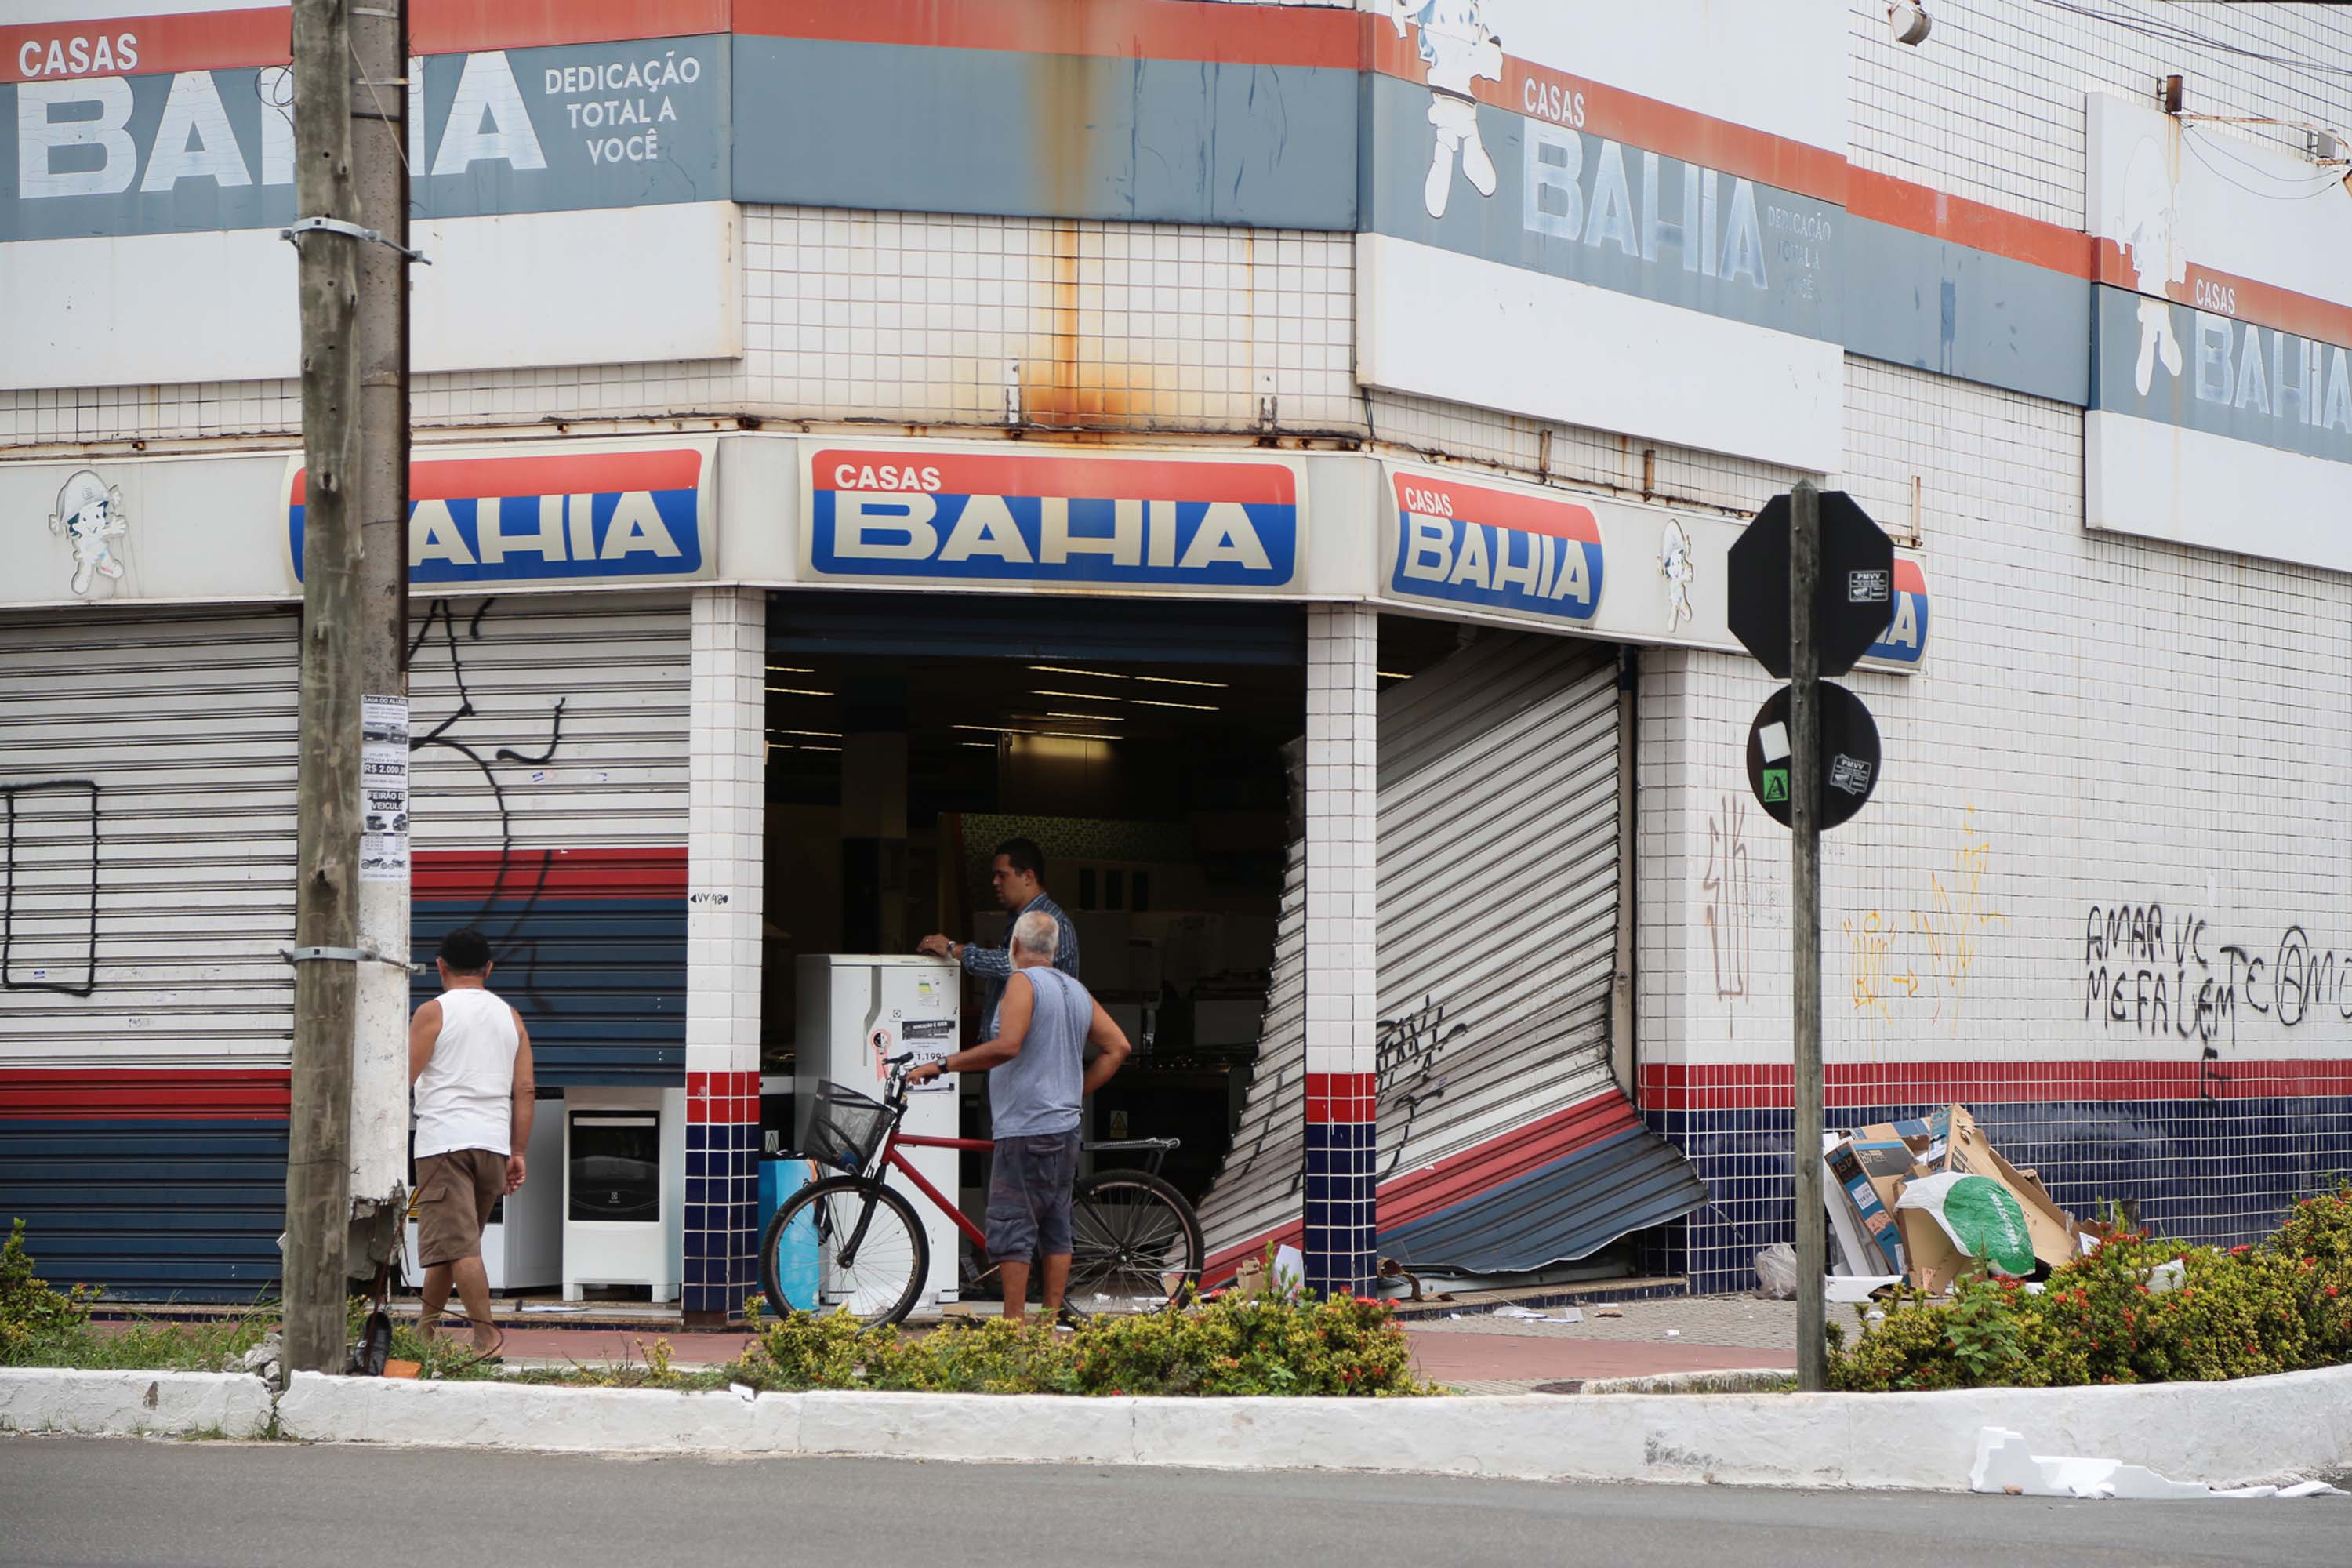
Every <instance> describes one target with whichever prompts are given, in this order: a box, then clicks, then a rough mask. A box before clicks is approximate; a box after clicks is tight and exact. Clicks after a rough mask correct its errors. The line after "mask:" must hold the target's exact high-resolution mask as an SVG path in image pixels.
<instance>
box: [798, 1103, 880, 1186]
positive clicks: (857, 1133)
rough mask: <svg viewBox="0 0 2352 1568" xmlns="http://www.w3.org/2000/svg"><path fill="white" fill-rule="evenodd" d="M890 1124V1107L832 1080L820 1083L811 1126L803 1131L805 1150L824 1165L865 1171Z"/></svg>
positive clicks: (812, 1112)
mask: <svg viewBox="0 0 2352 1568" xmlns="http://www.w3.org/2000/svg"><path fill="white" fill-rule="evenodd" d="M889 1125H890V1108H889V1107H888V1106H887V1105H884V1104H883V1103H882V1102H881V1101H880V1100H873V1099H869V1098H868V1097H866V1096H865V1095H862V1094H860V1093H858V1092H857V1091H856V1089H851V1088H850V1087H849V1086H848V1085H846V1084H840V1083H834V1082H831V1081H829V1080H828V1081H827V1082H824V1083H821V1084H818V1085H817V1086H816V1101H815V1103H814V1104H813V1105H811V1106H810V1107H809V1114H808V1125H807V1127H805V1128H804V1129H803V1131H802V1133H801V1152H802V1153H803V1154H805V1155H806V1156H808V1157H809V1158H810V1159H812V1160H814V1161H815V1162H816V1163H818V1164H820V1165H830V1166H833V1167H834V1168H835V1169H836V1170H843V1171H853V1172H854V1171H862V1170H864V1169H865V1168H866V1162H867V1161H868V1160H870V1159H872V1158H873V1157H874V1151H875V1148H876V1146H877V1145H878V1144H879V1143H880V1142H882V1134H883V1131H884V1130H885V1129H887V1127H888V1126H889Z"/></svg>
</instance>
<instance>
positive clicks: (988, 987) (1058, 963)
mask: <svg viewBox="0 0 2352 1568" xmlns="http://www.w3.org/2000/svg"><path fill="white" fill-rule="evenodd" d="M988 879H989V881H990V883H991V884H992V886H993V887H994V888H995V889H996V901H997V902H998V903H999V904H1000V905H1002V906H1003V908H1005V909H1006V910H1010V911H1012V916H1013V918H1012V919H1011V920H1009V921H1005V922H1004V941H1003V943H1002V944H1001V945H999V946H995V947H982V945H981V944H980V943H978V942H956V941H953V940H951V939H950V938H948V937H945V936H940V935H932V936H927V937H925V938H924V939H923V940H922V942H921V943H920V944H919V947H918V949H917V951H919V952H927V953H929V954H931V955H932V956H933V957H935V958H952V959H954V960H955V961H956V962H957V963H961V964H962V965H963V967H964V972H965V973H969V974H974V975H978V976H979V977H980V979H981V980H982V982H983V984H984V989H985V995H984V997H983V999H982V1004H981V1014H980V1018H981V1027H980V1037H981V1038H982V1039H983V1040H991V1039H994V1038H995V1037H996V1010H997V1006H998V1005H999V1004H1001V1003H1002V1002H1003V1000H1004V983H1005V981H1007V980H1008V979H1010V978H1011V977H1012V974H1013V927H1014V926H1016V925H1018V924H1020V923H1021V917H1022V916H1023V915H1025V914H1027V913H1029V912H1030V911H1031V910H1036V911H1037V912H1039V913H1041V914H1047V915H1051V916H1052V917H1053V918H1054V923H1055V925H1056V926H1057V927H1059V928H1060V929H1061V933H1062V934H1061V940H1060V941H1059V942H1056V943H1055V948H1054V967H1055V968H1056V969H1058V970H1060V971H1061V972H1062V973H1065V974H1066V975H1068V976H1069V977H1070V978H1071V979H1073V980H1076V979H1078V978H1080V976H1079V974H1078V928H1077V927H1076V925H1075V924H1074V923H1072V921H1071V920H1070V917H1069V916H1067V915H1066V914H1064V913H1063V912H1062V906H1061V905H1059V904H1057V903H1055V901H1054V900H1052V899H1051V898H1048V897H1047V896H1046V893H1045V851H1043V850H1041V849H1039V848H1038V847H1037V844H1036V841H1035V840H1034V839H1030V838H1008V839H1006V840H1005V841H1004V842H1003V843H1002V844H1000V845H998V846H997V847H996V858H995V860H994V862H993V863H992V864H991V866H990V867H989V871H988Z"/></svg>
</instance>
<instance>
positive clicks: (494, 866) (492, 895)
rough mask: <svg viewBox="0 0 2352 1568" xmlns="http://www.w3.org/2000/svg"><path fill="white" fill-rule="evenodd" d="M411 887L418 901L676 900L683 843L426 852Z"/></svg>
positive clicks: (682, 891)
mask: <svg viewBox="0 0 2352 1568" xmlns="http://www.w3.org/2000/svg"><path fill="white" fill-rule="evenodd" d="M410 887H411V889H412V896H414V897H415V898H417V899H420V900H427V899H528V898H541V899H655V898H679V899H682V898H684V897H685V896H686V849H685V847H683V846H677V845H671V846H648V847H643V848H633V849H532V850H517V851H514V852H512V853H508V852H504V851H500V850H497V849H441V850H426V851H424V852H421V853H419V854H418V855H417V857H416V859H415V868H414V870H413V871H412V872H411V874H410Z"/></svg>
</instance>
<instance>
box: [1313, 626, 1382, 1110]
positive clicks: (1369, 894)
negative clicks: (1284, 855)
mask: <svg viewBox="0 0 2352 1568" xmlns="http://www.w3.org/2000/svg"><path fill="white" fill-rule="evenodd" d="M1379 655H1380V616H1379V615H1378V613H1377V612H1375V611H1373V610H1370V609H1369V608H1367V607H1365V606H1362V605H1317V606H1315V607H1314V608H1312V609H1310V610H1309V611H1308V612H1307V1072H1308V1073H1310V1074H1315V1073H1364V1072H1370V1071H1371V1070H1372V1066H1373V1037H1372V1033H1373V1021H1374V1019H1373V1015H1374V1012H1375V1010H1376V1008H1377V1006H1378V996H1377V986H1376V982H1377V978H1378V977H1377V973H1376V964H1377V959H1376V956H1375V953H1376V945H1377V942H1378V940H1379V938H1378V935H1377V917H1378V893H1377V890H1376V889H1375V886H1374V880H1375V879H1374V868H1375V858H1376V855H1377V851H1378V847H1379V838H1380V802H1379V795H1380V780H1379V757H1378V754H1377V751H1378V740H1379V722H1378V716H1377V713H1376V711H1375V700H1376V699H1377V697H1378V694H1379V686H1380V682H1379V680H1378V679H1377V667H1378V664H1379Z"/></svg>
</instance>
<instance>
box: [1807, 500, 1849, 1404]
mask: <svg viewBox="0 0 2352 1568" xmlns="http://www.w3.org/2000/svg"><path fill="white" fill-rule="evenodd" d="M1789 511H1790V516H1789V731H1790V735H1789V741H1790V750H1791V751H1792V752H1794V753H1795V755H1794V756H1793V758H1792V759H1791V761H1792V763H1794V765H1793V766H1791V767H1790V770H1789V828H1790V833H1789V889H1790V904H1791V909H1790V959H1791V960H1792V964H1793V968H1794V971H1795V973H1794V975H1793V977H1792V978H1793V981H1794V984H1793V986H1792V989H1793V990H1794V991H1795V993H1796V1016H1795V1027H1796V1047H1797V1049H1796V1056H1797V1061H1796V1075H1795V1084H1794V1087H1795V1090H1796V1110H1797V1117H1796V1122H1797V1125H1796V1146H1795V1148H1794V1149H1793V1150H1792V1151H1791V1152H1792V1153H1793V1155H1794V1156H1795V1160H1796V1174H1797V1386H1798V1388H1800V1389H1801V1390H1803V1391H1805V1392H1807V1393H1819V1392H1820V1391H1821V1390H1822V1389H1824V1388H1826V1387H1827V1386H1828V1385H1829V1353H1828V1350H1827V1348H1826V1346H1825V1345H1824V1343H1823V1342H1822V1313H1823V1307H1822V1276H1823V1275H1824V1274H1826V1273H1827V1272H1828V1271H1829V1234H1828V1225H1827V1221H1828V1215H1827V1213H1826V1212H1825V1211H1824V1210H1823V1209H1822V774H1821V769H1820V768H1819V767H1818V766H1816V765H1815V764H1814V759H1816V758H1817V757H1819V756H1820V755H1821V752H1822V699H1821V689H1820V688H1821V649H1820V647H1819V646H1818V645H1817V644H1816V643H1815V642H1814V640H1813V586H1814V584H1816V583H1818V582H1819V581H1820V580H1821V574H1822V531H1821V494H1820V492H1819V491H1817V490H1815V489H1813V486H1812V481H1811V480H1810V479H1800V480H1798V481H1797V488H1796V489H1795V490H1794V491H1793V492H1792V493H1791V494H1790V498H1789ZM1864 646H1865V647H1866V646H1868V645H1866V644H1865V645H1864Z"/></svg>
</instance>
